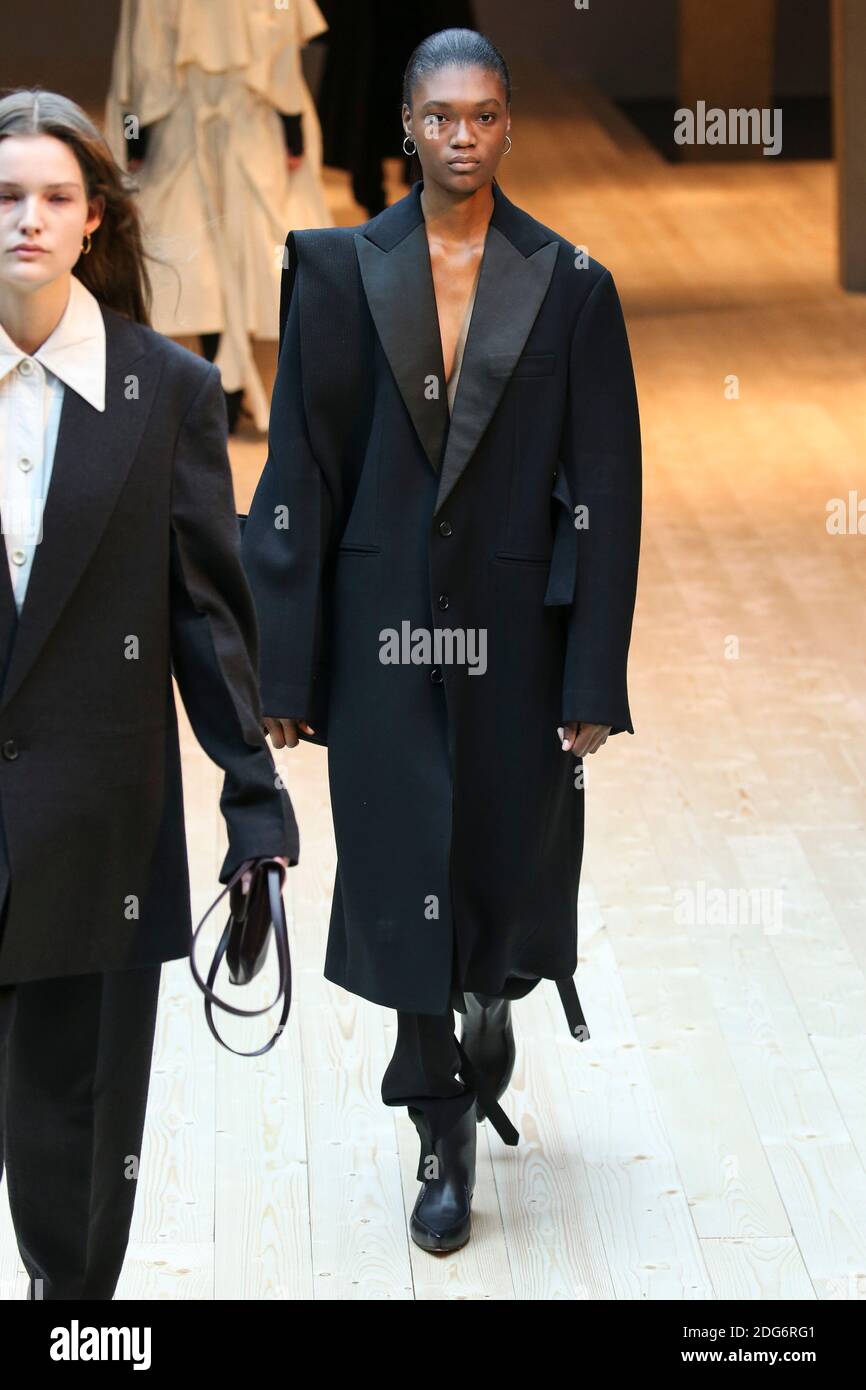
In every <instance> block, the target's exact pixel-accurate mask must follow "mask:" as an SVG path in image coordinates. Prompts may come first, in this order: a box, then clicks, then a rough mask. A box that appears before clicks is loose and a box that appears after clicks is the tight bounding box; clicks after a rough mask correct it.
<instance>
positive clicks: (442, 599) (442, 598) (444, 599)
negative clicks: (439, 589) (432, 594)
mask: <svg viewBox="0 0 866 1390" xmlns="http://www.w3.org/2000/svg"><path fill="white" fill-rule="evenodd" d="M449 603H450V599H449V598H448V595H447V594H440V595H439V607H440V608H447V607H448V604H449Z"/></svg>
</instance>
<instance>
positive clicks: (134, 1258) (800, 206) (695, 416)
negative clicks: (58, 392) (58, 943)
mask: <svg viewBox="0 0 866 1390" xmlns="http://www.w3.org/2000/svg"><path fill="white" fill-rule="evenodd" d="M513 138H514V148H513V151H512V153H511V154H510V155H508V156H507V157H506V158H505V160H504V163H503V166H502V170H501V174H502V177H501V182H502V185H503V188H504V189H505V191H506V193H508V195H509V196H511V197H512V198H513V199H514V200H515V201H517V202H518V203H520V204H521V205H522V206H524V207H526V208H527V209H529V210H530V211H531V212H532V213H534V214H535V215H536V216H537V217H539V218H540V219H541V220H542V221H543V222H545V223H548V224H549V225H552V226H554V227H556V228H557V229H558V230H560V231H562V232H563V233H565V234H567V235H568V236H570V237H573V238H574V240H575V243H576V244H579V245H585V246H587V247H588V249H589V251H590V252H591V254H593V255H594V256H596V258H597V259H599V260H601V261H602V262H604V263H605V264H606V265H608V266H609V267H610V268H611V270H612V272H613V274H614V276H615V279H616V282H617V285H618V287H619V290H620V293H621V295H622V298H623V302H624V305H625V309H626V315H627V320H628V325H629V332H630V338H631V343H632V351H633V355H634V358H635V362H636V368H637V373H638V385H639V394H640V403H641V414H642V423H643V439H644V451H645V490H646V491H645V499H646V500H645V513H644V532H643V536H644V539H643V552H642V561H641V573H640V588H639V602H638V611H637V616H636V630H635V638H634V643H633V648H632V653H633V655H632V661H631V696H632V711H633V717H634V722H635V728H636V731H637V732H636V736H635V737H634V738H631V737H629V736H628V735H621V736H619V737H617V738H616V739H613V740H611V741H610V742H609V744H608V745H607V747H606V748H605V749H604V750H603V751H602V752H601V753H600V754H599V755H597V756H596V757H595V758H593V759H590V760H589V765H588V768H587V787H588V790H587V796H588V823H587V845H586V854H585V859H584V872H583V879H582V883H581V892H580V905H579V924H580V927H579V940H580V965H579V970H578V976H577V981H578V986H579V990H580V995H581V1000H582V1002H583V1004H584V1007H585V1009H586V1013H587V1018H588V1021H589V1026H590V1030H591V1034H592V1037H591V1040H590V1041H589V1042H586V1043H584V1044H578V1043H576V1042H575V1041H574V1040H573V1039H572V1038H571V1037H570V1036H569V1034H568V1032H567V1029H566V1025H565V1022H564V1018H563V1015H562V1012H561V1008H560V1005H559V1001H558V997H557V994H556V990H555V988H554V986H553V984H552V983H545V984H543V985H542V986H541V987H540V988H539V989H538V990H536V991H535V992H534V993H533V994H532V995H530V996H529V997H528V998H527V999H526V1000H523V1001H521V1002H519V1003H518V1004H517V1005H515V1030H516V1033H517V1040H518V1062H517V1069H516V1072H515V1076H514V1081H513V1084H512V1086H511V1088H510V1089H509V1091H508V1093H507V1096H506V1098H505V1101H504V1104H505V1106H506V1109H507V1110H508V1112H509V1114H510V1115H511V1116H512V1118H513V1119H514V1121H515V1123H516V1124H517V1126H518V1128H519V1130H520V1133H521V1136H522V1137H521V1142H520V1144H519V1146H518V1147H517V1148H514V1149H509V1148H506V1147H505V1146H504V1145H503V1144H502V1143H501V1142H500V1141H499V1139H498V1137H497V1135H496V1134H495V1133H494V1132H492V1131H491V1130H490V1127H489V1125H485V1126H483V1127H482V1129H481V1130H480V1131H479V1140H480V1143H479V1174H478V1187H477V1190H476V1197H475V1201H474V1204H473V1210H474V1216H473V1237H472V1240H471V1242H470V1244H469V1245H468V1246H467V1247H466V1248H465V1249H464V1250H463V1251H461V1252H459V1253H458V1254H456V1255H453V1256H450V1257H447V1258H441V1257H433V1256H430V1255H428V1254H425V1253H424V1252H423V1251H420V1250H418V1249H417V1248H416V1247H415V1246H414V1245H413V1244H412V1243H411V1241H410V1240H409V1238H408V1235H407V1229H406V1220H407V1213H408V1211H410V1210H411V1207H412V1204H413V1202H414V1199H415V1195H416V1192H417V1190H418V1189H417V1183H416V1181H415V1176H414V1174H415V1165H416V1161H417V1151H416V1150H417V1140H416V1136H415V1130H414V1128H413V1127H412V1125H411V1123H410V1121H409V1120H408V1118H407V1116H406V1113H405V1111H402V1110H400V1111H395V1110H392V1109H389V1108H386V1107H385V1106H384V1105H383V1104H382V1103H381V1099H380V1093H379V1086H380V1081H381V1076H382V1072H383V1070H384V1067H385V1064H386V1062H387V1059H388V1057H389V1055H390V1051H391V1048H392V1047H393V1042H394V1036H395V1017H396V1016H395V1015H394V1014H393V1013H392V1012H391V1011H388V1010H384V1009H381V1008H378V1007H376V1006H375V1005H372V1004H368V1003H366V1002H365V1001H363V1000H360V999H356V998H355V997H354V996H351V995H349V994H347V993H345V992H343V991H342V990H340V989H337V988H335V987H333V986H331V985H329V984H327V983H326V982H325V981H324V980H323V978H322V974H321V970H322V962H323V957H324V949H325V937H326V928H327V918H328V909H329V904H330V893H331V886H332V881H333V870H334V862H335V853H334V844H333V838H332V827H331V820H330V811H329V807H328V799H327V783H326V764H325V754H324V753H323V751H322V750H320V749H316V748H312V747H309V746H307V747H302V748H300V749H298V750H296V751H295V752H294V753H290V754H287V753H283V754H279V755H278V763H279V765H280V766H281V768H283V770H284V772H285V775H286V778H287V781H288V784H289V786H290V789H291V794H292V797H293V800H294V803H295V808H296V812H297V815H298V820H299V823H300V826H301V838H302V861H301V864H300V865H299V866H298V868H296V869H294V870H293V871H292V873H291V875H290V891H289V900H290V902H291V906H292V910H293V938H292V940H293V951H294V961H295V969H296V979H295V1005H294V1009H293V1014H292V1021H291V1025H290V1027H289V1030H288V1034H287V1036H286V1037H285V1038H284V1039H283V1040H282V1042H281V1044H280V1046H279V1047H278V1049H277V1050H276V1051H274V1052H272V1053H271V1054H270V1055H269V1056H268V1057H267V1058H265V1059H262V1060H258V1061H244V1060H240V1059H236V1058H234V1057H231V1056H229V1055H228V1054H226V1053H223V1052H221V1051H220V1052H218V1051H217V1049H216V1048H215V1046H214V1044H213V1043H212V1041H211V1039H210V1035H209V1034H208V1032H207V1030H206V1027H205V1024H204V1020H203V1017H202V1009H201V1003H200V1000H199V998H198V996H197V993H196V991H195V988H194V986H193V985H192V982H191V979H190V975H189V970H188V967H187V966H186V965H185V964H183V963H176V964H172V965H170V966H169V967H167V968H166V970H165V973H164V983H163V995H162V1003H161V1009H160V1017H159V1030H158V1041H157V1048H156V1054H155V1059H154V1066H153V1078H152V1086H151V1093H150V1103H149V1114H148V1124H147V1134H146V1143H145V1148H144V1154H143V1171H142V1177H141V1179H140V1181H139V1192H138V1200H137V1206H136V1213H135V1220H134V1227H133V1234H132V1243H131V1246H130V1250H129V1257H128V1260H127V1264H126V1267H125V1270H124V1274H123V1277H122V1281H121V1285H120V1288H119V1290H118V1297H119V1298H124V1299H133V1298H147V1299H174V1298H181V1299H211V1298H214V1297H216V1298H224V1297H241V1298H283V1299H285V1298H301V1299H319V1298H327V1299H334V1298H338V1299H404V1300H411V1299H445V1298H447V1299H454V1298H461V1299H467V1298H468V1299H512V1298H519V1299H683V1300H693V1299H727V1298H734V1297H736V1298H752V1299H781V1298H785V1299H805V1300H810V1299H816V1298H817V1299H839V1298H860V1299H863V1298H866V1082H864V1076H866V933H864V908H866V836H864V784H866V746H864V742H863V728H864V720H866V694H864V691H866V682H864V641H863V632H862V625H863V619H862V614H861V605H862V601H863V592H864V547H866V538H864V537H863V536H857V535H856V534H850V535H841V536H831V535H828V533H827V529H826V508H827V504H828V502H829V501H830V499H832V498H845V499H847V497H848V493H849V490H851V489H860V495H863V494H864V489H866V477H864V464H863V460H864V457H866V353H864V344H866V299H864V298H862V297H861V298H859V299H858V298H857V297H855V296H846V295H845V294H844V293H843V292H841V291H840V290H839V289H838V288H836V286H835V266H834V256H835V242H834V232H833V223H834V196H835V194H834V173H833V170H832V168H831V167H830V166H828V165H825V164H818V163H802V164H797V163H777V162H774V161H773V160H772V159H762V160H757V161H754V162H750V163H747V164H739V165H734V164H731V165H727V166H725V167H718V166H716V167H712V168H708V167H695V168H686V167H683V168H680V167H676V168H673V167H669V166H666V165H664V164H663V163H662V162H661V160H660V159H659V158H658V157H657V156H656V155H655V154H654V153H653V152H652V151H651V150H650V149H649V148H648V147H646V146H645V145H644V144H643V142H642V141H641V140H640V139H639V138H638V137H636V136H635V135H634V134H633V133H632V132H631V131H630V129H629V128H628V127H627V126H624V125H623V124H622V122H621V121H620V120H619V119H618V118H617V117H616V115H615V113H612V112H611V111H610V110H609V109H608V108H607V107H606V106H605V105H604V103H601V102H599V101H598V100H597V99H596V98H595V97H593V96H592V94H591V93H585V94H583V96H581V97H580V98H575V97H574V96H572V97H571V98H570V99H568V100H566V99H565V98H562V97H557V96H556V94H555V93H554V94H551V96H550V100H549V105H548V107H547V109H546V113H545V116H544V119H543V120H542V119H537V120H536V119H532V118H529V117H521V116H520V115H519V114H517V115H516V117H515V128H514V130H513ZM328 189H329V192H330V193H331V194H332V195H333V196H332V199H331V201H332V206H333V208H334V212H335V217H336V220H337V221H340V222H344V223H345V222H353V221H357V220H359V214H358V211H357V210H356V209H354V208H353V205H352V204H351V202H350V200H349V198H348V195H347V192H346V184H345V180H343V179H342V178H341V177H340V176H338V175H329V177H328ZM400 191H401V190H400V189H399V188H398V187H396V186H395V189H394V193H395V195H396V194H398V193H399V192H400ZM732 376H733V377H735V378H736V379H737V381H738V383H739V396H738V398H737V399H729V398H728V397H727V396H726V381H727V380H728V379H729V378H731V377H732ZM233 452H234V463H235V467H236V477H237V495H238V503H239V506H240V507H241V509H243V508H245V506H246V503H247V502H248V500H249V495H250V493H251V490H252V487H253V486H254V483H255V479H256V477H257V474H258V471H259V470H260V468H261V465H262V462H263V457H264V449H263V445H262V444H261V443H255V442H240V443H238V444H237V445H235V446H234V450H233ZM864 527H866V522H864ZM184 773H185V784H186V795H187V808H188V825H189V832H188V833H189V846H190V854H191V860H192V869H193V875H194V887H195V895H194V907H196V908H198V910H199V912H200V911H201V910H203V908H204V906H205V905H206V903H207V902H208V901H209V900H210V898H211V897H212V896H213V894H214V891H215V887H216V874H217V870H218V867H219V864H220V862H221V858H222V853H223V844H224V841H223V838H222V835H223V832H222V826H221V823H220V820H219V815H218V809H217V795H218V787H219V779H218V774H217V772H216V770H215V769H214V768H213V767H212V766H211V764H210V763H209V762H208V760H207V759H206V757H205V756H204V754H202V753H201V751H200V750H199V749H198V748H197V747H196V745H195V743H194V742H193V741H192V739H191V737H190V736H189V733H188V730H187V731H186V733H185V738H184ZM232 1036H233V1037H241V1038H244V1039H246V1038H249V1039H250V1040H252V1037H253V1035H252V1033H238V1032H237V1031H233V1032H232ZM247 1045H252V1041H250V1042H249V1043H248V1044H247ZM0 1201H2V1203H3V1208H2V1218H0V1220H2V1226H0V1279H3V1280H10V1279H13V1278H14V1275H15V1270H16V1267H17V1261H16V1257H15V1253H14V1242H13V1240H12V1234H11V1227H10V1225H9V1220H8V1212H7V1210H6V1207H5V1189H4V1194H3V1195H2V1196H0ZM5 1286H6V1287H8V1285H5Z"/></svg>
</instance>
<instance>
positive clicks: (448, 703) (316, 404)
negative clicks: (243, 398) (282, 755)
mask: <svg viewBox="0 0 866 1390" xmlns="http://www.w3.org/2000/svg"><path fill="white" fill-rule="evenodd" d="M421 189H422V184H421V183H420V182H418V183H416V184H415V185H414V186H413V188H412V190H411V191H410V192H409V193H408V194H407V195H406V196H405V197H404V198H401V199H400V201H399V202H397V203H396V204H394V205H392V206H391V207H389V208H388V209H386V210H385V211H384V212H383V213H380V214H379V215H378V216H377V217H376V218H374V219H373V220H372V221H370V222H368V223H367V224H366V225H364V226H362V227H360V228H330V229H327V230H323V231H304V232H297V233H295V234H293V235H290V236H289V238H288V242H287V261H286V269H285V271H284V282H283V295H282V326H283V335H282V342H281V350H280V358H279V366H278V374H277V380H276V385H275V390H274V397H273V403H272V410H271V425H270V438H269V451H268V459H267V463H266V466H265V470H264V473H263V475H262V478H261V480H260V482H259V486H258V489H257V491H256V494H255V497H254V500H253V504H252V507H251V510H250V515H249V519H248V521H247V524H246V531H245V535H244V542H243V559H244V565H245V567H246V570H247V574H248V576H249V579H250V583H251V587H252V590H253V594H254V598H255V601H256V606H257V612H258V617H259V625H260V629H261V666H260V671H261V691H262V707H263V709H264V711H265V713H266V714H269V715H275V716H292V717H295V718H298V717H301V718H306V719H307V720H308V721H309V722H310V723H311V724H312V726H313V727H314V729H315V734H314V736H313V741H314V742H318V743H323V744H327V748H328V770H329V778H330V788H331V799H332V809H333V818H334V828H335V834H336V843H337V854H338V865H337V875H336V882H335V887H334V897H333V905H332V913H331V921H330V934H329V939H328V947H327V956H326V962H325V975H326V977H327V978H328V979H330V980H332V981H334V982H336V983H337V984H340V985H343V986H344V987H345V988H346V989H348V990H351V991H352V992H354V993H356V994H359V995H362V996H364V997H366V998H368V999H371V1000H373V1001H375V1002H378V1003H381V1004H385V1005H389V1006H391V1007H393V1008H398V1009H411V1010H416V1011H419V1012H430V1013H440V1012H442V1011H444V1010H445V1009H446V1008H447V1006H448V1004H449V1002H450V1000H451V999H453V998H454V996H453V994H452V992H451V991H452V984H454V985H456V986H457V988H458V989H463V990H478V991H484V992H486V993H490V994H497V993H499V992H500V991H501V989H502V988H503V987H504V986H505V982H506V981H507V980H508V979H509V977H515V976H517V977H519V976H525V977H527V978H537V977H546V978H550V979H555V980H557V982H564V981H568V982H570V977H571V976H572V974H573V972H574V969H575V966H576V960H577V918H576V900H577V890H578V879H579V874H580V865H581V854H582V846H583V802H584V793H583V788H582V779H581V778H580V776H579V775H578V774H579V773H580V764H579V762H576V761H575V758H574V756H573V754H572V753H570V752H568V753H564V752H563V751H562V749H561V745H560V742H559V739H558V737H557V732H556V731H557V727H558V726H560V725H561V724H562V723H563V721H568V720H585V721H590V722H596V723H604V724H609V725H611V726H612V729H613V732H614V733H619V732H622V731H623V730H628V731H629V732H630V733H633V732H634V730H633V728H632V721H631V716H630V713H629V704H628V696H627V689H626V658H627V652H628V647H629V640H630V633H631V626H632V613H633V607H634V601H635V591H636V582H637V569H638V550H639V538H640V514H641V450H640V431H639V420H638V408H637V399H636V392H635V385H634V377H633V373H632V364H631V358H630V353H629V347H628V341H627V336H626V329H625V325H624V322H623V316H622V311H621V308H620V303H619V299H618V296H617V292H616V289H615V286H614V282H613V279H612V277H611V274H610V272H609V271H608V270H606V269H605V267H604V266H602V265H600V264H599V263H598V262H597V261H595V260H593V259H589V261H588V264H587V265H585V266H584V265H583V264H582V262H581V260H580V256H579V253H578V252H577V250H576V248H575V247H574V246H573V245H572V244H571V243H570V242H569V241H567V240H565V239H564V238H563V237H560V236H558V235H557V234H556V233H555V232H553V231H551V230H550V229H549V228H547V227H545V226H543V225H542V224H541V223H539V222H537V221H536V220H535V219H534V218H532V217H530V216H529V215H528V214H527V213H526V212H524V211H522V210H521V209H520V208H518V207H516V206H515V205H514V204H513V203H512V202H511V201H510V200H509V199H508V198H507V197H506V196H505V195H504V194H503V193H502V191H501V189H500V188H499V187H498V185H494V212H493V216H492V219H491V223H490V227H489V230H488V233H487V240H486V243H485V250H484V257H483V262H482V267H481V272H480V277H479V281H478V287H477V294H476V299H475V306H474V311H473V314H472V319H471V323H470V329H469V335H468V339H467V342H466V347H465V353H464V358H463V364H462V373H461V376H460V381H459V387H458V391H457V395H456V400H455V403H454V413H453V418H452V419H451V421H450V426H449V415H448V404H447V397H446V392H445V383H444V380H443V360H442V349H441V341H440V335H439V328H438V319H437V311H436V303H435V296H434V289H433V279H432V271H431V266H430V259H429V252H428V246H427V238H426V230H425V226H424V219H423V212H422V208H421V202H420V193H421ZM575 508H578V509H581V508H585V509H586V512H583V511H581V510H578V511H577V513H575ZM584 518H585V521H584ZM404 625H408V628H404ZM437 628H438V629H440V630H441V629H450V630H452V631H456V632H458V633H466V632H467V630H474V631H475V633H476V640H477V641H480V640H481V639H480V637H479V636H478V634H480V632H481V631H483V632H484V634H485V636H486V669H485V670H484V672H483V673H481V671H480V666H481V663H480V662H478V663H477V666H478V669H477V670H476V671H474V672H472V667H471V663H470V662H469V661H466V662H464V663H462V664H461V662H460V660H459V659H457V658H459V656H460V651H459V648H458V649H457V653H456V657H455V656H454V653H452V658H453V659H451V660H449V659H448V657H447V656H446V657H445V659H444V660H442V661H440V660H438V659H437V658H436V655H435V651H434V652H432V653H431V654H430V656H428V658H427V659H428V664H418V663H417V662H416V661H412V660H404V661H402V662H401V663H399V664H388V663H387V662H385V661H383V660H382V659H381V658H382V650H383V646H384V642H385V639H386V636H387V633H388V631H389V630H395V631H396V632H397V633H398V634H400V633H401V632H403V631H408V632H409V634H410V640H411V635H412V634H413V633H415V632H416V631H417V630H425V629H426V630H427V632H428V633H432V632H435V630H436V629H437ZM417 650H418V654H419V655H420V656H422V657H423V656H424V655H425V653H424V652H423V650H422V649H421V648H418V649H417ZM467 650H468V651H471V649H467ZM479 651H480V647H476V649H475V654H476V656H477V654H478V652H479ZM404 654H405V653H404ZM410 655H411V650H410ZM576 783H577V785H576ZM453 953H454V954H453ZM571 989H572V992H573V986H571ZM563 1001H564V1002H565V1003H566V1011H567V1013H568V1012H569V1007H568V1002H567V998H566V994H565V993H564V992H563ZM458 1007H459V1005H458ZM571 1022H572V1019H571V1018H570V1023H571Z"/></svg>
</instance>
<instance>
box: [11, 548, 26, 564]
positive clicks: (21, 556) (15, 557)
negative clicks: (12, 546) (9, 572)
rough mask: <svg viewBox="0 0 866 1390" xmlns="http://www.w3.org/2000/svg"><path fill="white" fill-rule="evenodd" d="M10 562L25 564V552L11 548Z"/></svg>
mask: <svg viewBox="0 0 866 1390" xmlns="http://www.w3.org/2000/svg"><path fill="white" fill-rule="evenodd" d="M12 563H13V565H26V564H27V555H26V553H25V552H24V551H23V550H13V551H12Z"/></svg>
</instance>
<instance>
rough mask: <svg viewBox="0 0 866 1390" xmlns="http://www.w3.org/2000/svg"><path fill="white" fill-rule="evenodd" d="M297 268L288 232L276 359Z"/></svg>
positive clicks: (290, 235) (296, 259) (293, 240)
mask: <svg viewBox="0 0 866 1390" xmlns="http://www.w3.org/2000/svg"><path fill="white" fill-rule="evenodd" d="M297 268H298V252H297V247H296V246H295V234H294V232H289V235H288V236H287V237H286V244H285V246H284V248H283V273H282V279H281V280H280V339H279V342H278V344H277V358H278V359H279V355H280V351H281V349H282V346H283V334H284V332H285V328H286V319H287V318H288V317H289V304H290V303H291V300H292V291H293V289H294V287H295V271H296V270H297Z"/></svg>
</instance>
